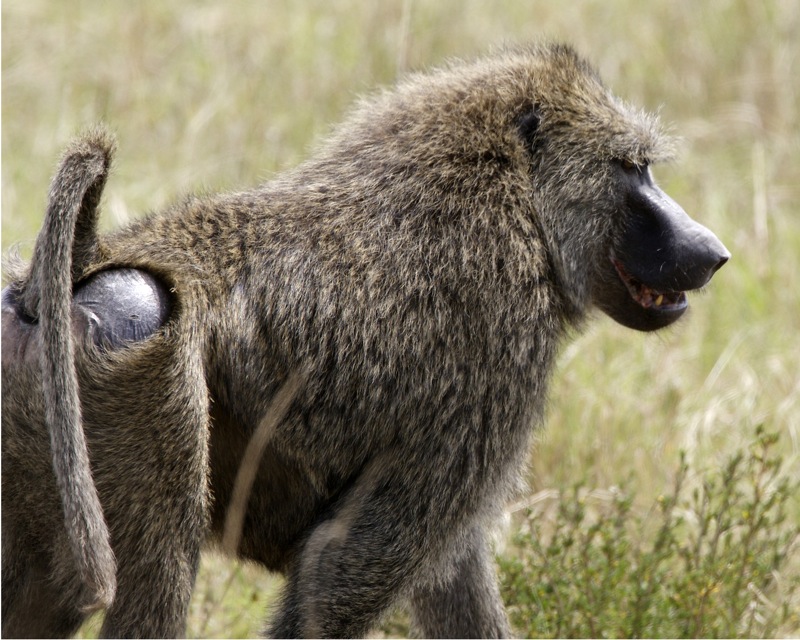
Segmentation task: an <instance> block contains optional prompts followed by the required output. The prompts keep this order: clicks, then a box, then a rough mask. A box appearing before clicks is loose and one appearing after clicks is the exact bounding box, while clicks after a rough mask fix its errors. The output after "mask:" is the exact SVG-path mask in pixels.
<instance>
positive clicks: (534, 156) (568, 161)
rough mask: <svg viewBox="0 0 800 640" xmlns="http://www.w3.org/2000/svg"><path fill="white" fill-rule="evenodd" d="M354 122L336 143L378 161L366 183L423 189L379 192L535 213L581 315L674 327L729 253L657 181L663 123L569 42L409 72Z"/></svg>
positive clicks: (487, 212)
mask: <svg viewBox="0 0 800 640" xmlns="http://www.w3.org/2000/svg"><path fill="white" fill-rule="evenodd" d="M376 118H377V119H378V121H379V124H380V125H381V126H378V127H375V120H376ZM350 124H351V126H349V127H346V128H345V129H344V132H345V133H346V135H347V139H345V138H343V137H338V138H336V139H335V140H334V142H335V145H336V146H337V147H338V148H339V149H344V153H349V154H351V156H352V157H356V158H364V157H366V158H368V160H367V162H366V163H364V164H356V169H357V170H358V171H359V172H361V174H362V175H367V174H369V172H370V170H371V169H372V167H377V168H378V169H377V172H376V173H377V174H379V175H380V176H381V179H380V181H378V177H377V175H376V178H375V180H374V181H373V182H374V183H373V184H371V185H369V186H368V187H365V188H372V189H373V190H378V192H379V193H385V192H387V191H389V190H393V189H398V188H407V186H408V185H409V184H410V185H413V186H414V187H415V188H416V193H414V194H411V195H410V196H409V193H406V194H404V196H403V197H392V198H386V199H385V200H384V201H395V202H396V201H399V200H403V201H405V202H409V203H410V206H412V207H415V208H416V210H420V209H422V208H429V209H430V210H432V211H436V212H437V215H440V216H442V215H447V214H448V213H453V212H454V211H456V210H457V209H458V208H459V207H460V208H461V209H466V210H467V211H468V215H469V216H471V217H472V218H473V219H474V223H471V224H475V225H479V224H485V225H494V226H495V227H498V228H499V227H503V228H504V231H505V232H509V230H510V229H511V228H516V229H517V230H519V229H521V228H522V227H521V226H520V224H519V217H520V216H522V217H524V218H526V219H527V220H529V221H532V222H533V224H534V225H536V226H537V227H538V234H539V235H540V236H542V237H543V238H544V240H545V242H546V245H547V254H548V255H547V259H548V261H549V263H550V265H551V267H552V271H554V272H555V278H556V279H557V285H558V286H559V288H560V290H561V291H562V292H564V293H565V296H564V300H565V301H566V304H567V307H568V312H571V313H573V314H574V315H575V316H576V317H580V316H582V315H583V313H584V312H585V311H586V310H587V309H589V308H590V307H591V306H593V305H596V306H597V307H599V308H600V309H602V310H603V311H604V312H605V313H607V314H608V315H610V316H611V317H612V318H614V319H615V320H617V321H618V322H620V323H622V324H623V325H626V326H628V327H632V328H635V329H640V330H645V331H649V330H654V329H659V328H661V327H665V326H667V325H669V324H671V323H672V322H674V321H675V320H677V319H678V318H679V317H680V316H681V315H682V314H683V313H684V311H685V310H686V308H687V305H688V303H687V297H686V293H685V292H686V291H688V290H691V289H698V288H700V287H702V286H704V285H705V284H706V283H707V282H708V280H709V279H710V278H711V276H712V274H713V273H714V272H715V271H716V270H717V269H719V268H720V267H721V266H722V265H723V264H724V263H725V262H726V261H727V260H728V258H729V257H730V256H729V253H728V251H727V250H726V249H725V247H724V246H723V245H722V243H721V242H720V241H719V240H718V239H717V238H716V237H715V236H714V234H713V233H711V232H710V231H709V230H708V229H706V228H705V227H703V226H701V225H700V224H698V223H697V222H695V221H693V220H692V219H691V218H689V216H688V215H687V214H686V213H685V212H684V211H683V210H682V209H681V208H680V206H679V205H678V204H677V203H675V202H674V201H673V200H672V199H671V198H670V197H669V196H667V195H666V194H665V193H664V192H663V191H662V190H661V189H659V187H658V186H656V184H655V183H654V181H653V178H652V175H651V173H650V165H651V164H652V163H655V162H658V161H663V160H665V159H668V158H669V157H670V156H671V153H672V150H671V143H670V140H669V139H668V138H667V137H666V136H665V135H664V134H663V133H662V131H661V128H660V126H659V124H658V122H657V120H656V119H655V118H654V117H652V116H650V115H648V114H645V113H643V112H640V111H638V110H636V109H633V108H631V107H630V106H628V105H626V104H624V103H623V102H622V101H620V100H619V99H617V98H616V97H614V96H613V95H612V94H611V93H610V91H608V89H606V88H605V87H604V86H603V84H602V82H601V80H600V78H599V76H598V74H597V73H596V71H595V70H594V69H593V68H592V67H591V66H590V65H588V64H587V63H586V62H585V61H583V60H582V59H581V58H579V57H578V56H577V55H576V54H575V53H574V52H573V51H572V50H571V49H570V48H569V47H565V46H560V45H555V46H541V47H532V48H523V49H514V50H509V51H505V52H502V53H500V54H499V55H495V56H493V57H489V58H487V59H484V60H481V61H478V62H475V63H473V64H466V65H464V64H458V65H453V66H451V67H450V68H447V69H444V70H443V71H440V72H438V73H434V74H431V75H429V76H416V77H412V78H411V79H409V81H407V82H406V83H405V84H404V85H401V86H400V88H399V90H398V91H397V92H396V93H392V94H386V95H384V96H381V97H379V98H378V99H377V100H374V101H372V102H370V103H368V104H367V105H366V106H365V108H363V109H362V110H361V111H360V112H359V113H358V114H356V117H355V120H354V122H351V123H350ZM359 129H360V130H359ZM376 131H377V133H376ZM376 136H377V137H378V139H377V140H376V139H375V138H376ZM354 141H355V142H354ZM354 146H357V149H353V147H354ZM371 150H378V151H376V152H375V153H373V154H372V156H373V157H370V151H371ZM387 150H389V152H390V153H387ZM378 154H379V155H380V158H379V159H378V158H375V157H374V156H375V155H378ZM420 174H422V175H420ZM387 176H391V179H387ZM409 176H410V177H411V178H412V179H411V180H408V181H405V178H406V177H409ZM398 183H405V184H406V187H397V186H396V185H397V184H398ZM423 183H424V187H421V186H420V185H421V184H423ZM430 198H432V199H435V203H430V204H429V205H426V199H430ZM506 263H508V260H506Z"/></svg>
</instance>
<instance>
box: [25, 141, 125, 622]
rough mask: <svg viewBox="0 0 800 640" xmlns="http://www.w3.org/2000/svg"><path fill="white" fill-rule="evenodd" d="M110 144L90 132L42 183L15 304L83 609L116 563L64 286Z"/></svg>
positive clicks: (87, 232) (102, 594) (93, 218)
mask: <svg viewBox="0 0 800 640" xmlns="http://www.w3.org/2000/svg"><path fill="white" fill-rule="evenodd" d="M114 149H115V144H114V140H113V137H112V136H111V135H110V134H109V133H108V132H107V131H105V130H104V129H101V128H95V129H93V130H91V131H89V132H88V133H87V134H85V135H84V136H82V137H81V138H79V139H78V140H76V141H75V142H73V143H72V144H71V145H70V146H69V147H68V149H67V150H66V152H65V153H64V156H63V158H62V159H61V163H60V165H59V167H58V172H57V173H56V175H55V177H54V178H53V182H52V184H51V185H50V194H49V198H48V204H47V214H46V217H45V221H44V226H43V228H42V231H41V232H40V233H39V236H38V238H37V240H36V246H35V249H34V256H33V261H32V264H31V268H30V272H29V275H28V280H27V283H26V286H25V288H24V293H23V296H24V298H23V301H22V302H23V306H24V308H25V311H26V312H27V313H28V314H29V316H30V317H32V318H38V320H39V325H40V330H41V336H42V345H43V349H42V351H41V368H42V386H43V394H44V406H45V417H46V420H47V425H48V428H49V431H50V446H51V450H52V455H53V469H54V471H55V476H56V482H57V484H58V490H59V492H60V494H61V501H62V503H63V506H64V516H65V523H66V528H67V532H68V535H69V539H70V543H71V545H72V551H73V554H74V556H75V561H76V563H77V567H78V571H79V574H80V576H81V579H82V580H83V582H84V583H85V584H86V586H87V587H88V588H89V591H90V595H89V601H88V602H87V603H86V609H97V608H102V607H106V606H108V605H109V604H111V602H112V601H113V599H114V594H115V592H116V586H117V585H116V562H115V560H114V554H113V551H112V550H111V544H110V541H109V531H108V526H107V525H106V522H105V519H104V518H103V511H102V507H101V505H100V500H99V497H98V494H97V489H96V487H95V485H94V481H93V479H92V473H91V468H90V466H89V456H88V451H87V448H86V439H85V436H84V433H83V425H82V421H81V406H80V400H79V397H78V380H77V375H76V371H75V361H74V353H73V339H72V331H71V303H72V285H73V282H74V280H75V278H76V277H78V276H79V275H80V274H81V273H82V271H83V269H84V267H85V265H86V264H88V263H89V262H90V261H91V260H92V259H93V258H95V257H96V253H97V251H98V242H97V215H98V212H97V207H98V204H99V201H100V195H101V194H102V191H103V187H104V186H105V182H106V178H107V176H108V171H109V168H110V164H111V158H112V155H113V153H114Z"/></svg>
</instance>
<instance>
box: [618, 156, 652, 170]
mask: <svg viewBox="0 0 800 640" xmlns="http://www.w3.org/2000/svg"><path fill="white" fill-rule="evenodd" d="M619 164H620V166H621V167H622V168H623V169H624V170H625V171H631V172H632V171H635V172H636V173H643V172H644V171H645V170H646V169H647V164H638V163H636V162H634V161H633V160H631V159H629V158H622V159H621V160H620V161H619Z"/></svg>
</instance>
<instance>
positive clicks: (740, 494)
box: [500, 428, 800, 638]
mask: <svg viewBox="0 0 800 640" xmlns="http://www.w3.org/2000/svg"><path fill="white" fill-rule="evenodd" d="M776 441H777V437H776V436H775V435H772V434H768V433H766V432H764V430H763V429H760V428H759V429H758V430H757V432H756V437H755V439H754V441H753V443H752V444H751V445H750V446H749V448H748V449H747V450H745V451H740V452H738V453H737V454H735V455H734V456H732V457H731V458H730V459H729V461H728V462H727V464H726V465H725V466H724V467H723V468H722V469H721V470H717V471H710V472H706V473H704V474H702V475H700V476H699V477H698V476H697V475H696V473H695V472H694V471H693V470H691V469H690V468H689V466H688V465H687V463H686V460H685V457H684V456H682V457H681V462H680V465H679V467H678V470H677V473H676V474H675V483H674V486H673V487H672V489H671V491H670V492H669V493H668V494H667V495H664V496H659V498H658V499H657V501H656V504H655V505H654V506H653V507H652V508H651V509H650V510H649V511H646V512H645V513H640V512H639V511H638V510H637V509H635V508H634V504H635V501H634V495H633V494H632V493H629V492H627V491H624V490H612V491H607V492H590V491H587V490H586V488H585V487H584V486H582V485H578V486H575V487H574V488H573V489H572V490H570V491H567V492H563V493H560V494H559V495H558V497H557V499H556V501H555V505H553V508H552V509H550V512H549V513H548V511H547V510H542V509H536V510H534V509H530V508H529V509H527V510H526V512H525V514H524V515H523V517H522V523H521V527H520V530H519V533H518V534H517V535H516V536H515V537H514V551H515V552H514V553H511V552H509V553H507V554H505V555H504V557H501V558H500V565H501V582H502V590H503V595H504V598H505V600H506V603H507V604H508V609H509V615H510V616H511V619H512V623H513V624H514V626H515V628H516V630H517V632H518V633H521V634H523V635H526V636H530V637H595V638H600V637H770V636H773V635H775V634H778V633H781V632H785V631H786V630H787V629H790V630H791V629H793V630H794V631H796V630H797V629H798V623H799V622H800V620H798V615H797V612H796V611H794V610H793V609H792V605H793V604H795V605H796V600H795V595H796V594H798V593H799V591H798V587H799V586H800V578H799V577H798V572H797V566H796V565H794V566H793V565H792V562H791V558H790V551H792V550H793V548H794V547H796V542H797V540H798V535H799V534H800V528H798V526H797V525H796V521H794V520H792V516H793V515H794V516H796V513H795V514H787V507H789V506H790V505H794V504H795V503H793V502H790V501H792V500H796V498H797V495H798V494H797V490H798V488H800V483H799V482H798V481H797V479H794V478H790V477H789V476H788V475H787V474H785V473H784V472H783V469H782V465H781V459H780V458H779V457H778V456H777V455H776V454H774V445H775V443H776Z"/></svg>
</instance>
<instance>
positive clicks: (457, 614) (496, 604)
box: [410, 527, 511, 638]
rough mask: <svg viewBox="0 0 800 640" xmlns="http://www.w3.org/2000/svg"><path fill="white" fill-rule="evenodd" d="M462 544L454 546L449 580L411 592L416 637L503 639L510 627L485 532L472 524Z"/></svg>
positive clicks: (508, 632)
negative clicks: (452, 571)
mask: <svg viewBox="0 0 800 640" xmlns="http://www.w3.org/2000/svg"><path fill="white" fill-rule="evenodd" d="M462 544H463V545H464V546H463V547H460V548H458V549H456V552H457V553H459V554H460V555H459V556H458V557H457V559H455V560H454V565H453V566H454V569H455V571H454V573H453V575H452V576H450V579H449V580H447V581H446V582H443V583H439V582H437V583H434V584H432V585H426V586H419V587H417V588H415V589H414V591H413V592H412V595H411V599H410V604H411V610H412V617H413V622H414V626H415V627H416V628H417V631H418V633H419V637H421V638H507V637H509V635H510V634H511V629H510V627H509V623H508V618H507V616H506V613H505V609H504V608H503V601H502V599H501V597H500V591H499V589H498V585H497V575H496V573H495V566H494V561H493V558H492V552H491V549H490V547H489V544H488V542H487V541H486V534H485V532H484V531H483V530H482V528H480V527H475V528H473V529H472V530H471V531H470V532H469V534H468V537H467V539H466V541H465V542H464V543H462Z"/></svg>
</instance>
